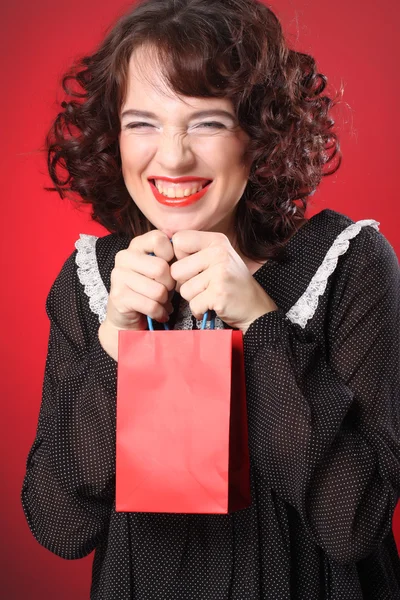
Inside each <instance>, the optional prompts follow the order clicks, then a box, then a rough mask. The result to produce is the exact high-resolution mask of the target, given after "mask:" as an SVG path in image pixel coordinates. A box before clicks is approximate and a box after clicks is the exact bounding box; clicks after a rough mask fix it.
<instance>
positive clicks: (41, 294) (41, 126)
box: [0, 0, 400, 600]
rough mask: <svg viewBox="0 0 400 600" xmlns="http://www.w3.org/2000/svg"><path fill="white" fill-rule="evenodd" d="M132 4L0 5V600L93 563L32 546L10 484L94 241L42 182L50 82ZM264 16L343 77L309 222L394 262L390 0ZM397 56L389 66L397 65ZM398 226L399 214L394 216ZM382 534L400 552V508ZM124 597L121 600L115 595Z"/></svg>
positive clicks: (52, 109)
mask: <svg viewBox="0 0 400 600" xmlns="http://www.w3.org/2000/svg"><path fill="white" fill-rule="evenodd" d="M128 6H130V3H123V2H121V1H119V0H116V1H114V2H108V1H106V0H69V2H68V3H64V4H60V3H58V2H51V1H50V0H34V2H32V1H31V0H29V1H28V0H15V1H14V2H12V3H9V2H3V3H1V7H0V32H1V35H0V45H1V46H0V50H1V52H0V57H1V58H0V60H1V78H2V84H3V85H2V89H3V91H2V94H1V96H0V103H1V132H2V133H1V140H2V144H1V149H0V152H1V162H0V165H1V173H2V177H1V192H2V193H1V202H2V211H3V215H2V223H3V229H4V231H3V234H2V237H1V242H2V245H3V248H2V253H1V257H2V272H3V275H4V278H3V287H2V290H3V292H2V294H1V303H2V306H1V308H2V310H1V325H2V327H1V334H2V336H3V339H2V342H1V354H2V356H1V363H0V364H1V366H2V389H3V413H2V416H3V417H4V420H3V422H2V430H3V434H2V435H1V444H2V448H1V457H2V461H1V463H2V471H3V472H2V482H3V490H4V491H3V493H2V495H1V498H2V507H1V508H2V510H1V540H2V544H1V556H0V565H1V576H2V582H1V584H0V589H1V596H2V598H4V599H5V600H22V599H25V598H29V599H30V600H36V599H39V598H40V599H46V600H47V599H55V598H57V600H70V599H71V598H74V599H75V600H86V599H88V598H89V590H90V579H91V573H90V568H91V562H92V556H93V555H91V556H89V557H87V558H85V559H82V560H79V561H65V560H62V559H60V558H58V557H56V556H54V555H52V554H51V553H50V552H49V551H47V550H45V549H44V548H42V547H41V546H40V545H39V544H38V543H37V542H36V541H35V540H34V538H33V537H32V535H31V534H30V532H29V529H28V526H27V524H26V522H25V519H24V516H23V512H22V508H21V504H20V489H21V485H22V480H23V477H24V472H25V461H26V458H27V454H28V451H29V448H30V446H31V444H32V442H33V439H34V436H35V430H36V423H37V418H38V412H39V407H40V402H41V386H42V378H43V373H44V365H45V358H46V351H47V337H48V332H49V323H48V320H47V317H46V312H45V300H46V296H47V294H48V291H49V289H50V286H51V284H52V282H53V280H54V278H55V277H56V275H57V274H58V272H59V270H60V269H61V266H62V264H63V262H64V261H65V260H66V258H67V257H68V256H69V255H70V254H71V252H72V251H73V250H74V242H75V240H76V239H77V238H78V237H79V233H91V234H96V235H100V236H102V235H105V234H106V233H107V232H106V231H105V230H104V229H103V228H101V227H100V226H98V225H96V224H94V223H92V222H91V221H90V218H89V215H88V213H87V212H78V211H76V210H75V209H73V208H72V207H71V206H70V205H69V204H68V203H67V202H66V201H64V202H62V201H61V200H60V198H59V197H58V196H57V195H55V194H50V193H47V192H45V191H44V190H43V186H44V185H46V184H48V183H49V178H48V175H47V174H46V163H45V159H44V157H43V156H42V155H41V154H40V153H38V152H37V149H38V148H39V147H40V146H41V145H42V143H43V140H44V135H45V133H46V131H47V129H48V127H49V126H50V123H51V120H52V118H53V117H54V116H55V114H56V112H57V100H58V101H59V100H60V99H61V92H60V87H59V85H58V82H59V80H60V77H61V75H62V73H63V72H64V70H66V69H67V68H68V66H69V64H70V63H71V61H73V59H74V58H76V57H78V56H80V55H82V54H85V53H89V52H90V51H91V50H92V49H93V48H94V46H95V44H97V43H98V42H99V41H100V39H101V38H102V37H103V35H104V33H105V30H106V28H107V27H108V25H109V24H110V23H111V22H113V21H114V20H115V19H116V18H117V17H118V16H119V15H120V14H122V13H123V12H124V11H125V10H126V9H127V8H128ZM272 6H273V9H274V10H275V12H276V13H277V14H278V16H279V17H280V18H281V20H282V22H283V24H284V27H285V30H286V32H287V34H288V36H289V39H290V42H291V44H292V45H293V46H294V47H295V48H296V49H298V50H301V51H303V52H308V53H311V54H313V55H314V56H315V57H316V58H317V60H318V68H319V70H320V71H321V72H322V73H325V74H327V75H328V78H329V81H330V85H332V86H334V87H335V88H339V87H340V85H341V83H342V82H343V84H344V87H345V96H344V100H345V102H346V103H347V106H342V108H341V109H340V111H339V110H338V109H336V113H335V116H336V119H337V124H338V130H339V132H340V134H341V142H342V150H343V154H344V160H343V164H342V167H341V168H340V169H339V171H338V173H337V174H336V175H333V176H331V177H328V178H326V179H325V180H324V181H323V182H322V184H321V186H320V187H319V189H318V191H317V193H316V194H315V196H314V197H313V201H312V205H311V206H310V210H309V212H308V216H312V215H313V214H315V213H316V212H319V211H320V210H322V209H323V208H326V207H329V208H332V209H335V210H338V211H340V212H343V213H345V214H347V215H348V216H350V217H351V218H352V219H354V220H357V219H376V220H377V221H379V222H380V224H381V226H380V231H381V232H382V233H383V234H384V235H385V237H386V238H387V239H388V240H389V242H390V243H391V244H392V246H393V248H394V249H395V251H396V253H397V255H398V256H400V236H399V233H398V222H399V216H400V215H399V208H398V193H397V185H396V184H397V181H396V177H397V175H398V169H399V165H398V140H399V137H400V136H399V133H400V132H399V126H398V123H399V119H398V117H397V112H398V98H399V92H400V90H399V78H398V76H397V72H398V56H399V55H398V49H397V41H398V39H397V38H398V36H396V31H395V27H396V24H397V23H399V21H400V5H399V3H398V2H397V1H396V0H381V1H380V2H379V3H377V2H374V1H373V0H369V1H367V2H365V1H363V2H361V0H353V1H352V2H349V0H337V1H336V2H335V3H334V4H332V3H322V2H320V0H279V2H278V1H276V2H275V3H274V4H273V5H272ZM396 59H397V60H396ZM396 217H397V218H396ZM393 527H394V531H395V535H396V540H397V543H398V547H399V549H400V505H399V506H398V507H397V511H396V514H395V518H394V522H393ZM121 600H123V599H121Z"/></svg>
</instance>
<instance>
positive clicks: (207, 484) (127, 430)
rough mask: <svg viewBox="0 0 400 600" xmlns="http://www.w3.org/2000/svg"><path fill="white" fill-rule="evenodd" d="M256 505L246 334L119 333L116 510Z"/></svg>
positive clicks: (204, 510) (228, 331)
mask: <svg viewBox="0 0 400 600" xmlns="http://www.w3.org/2000/svg"><path fill="white" fill-rule="evenodd" d="M249 505H250V478H249V452H248V437H247V411H246V390H245V372H244V360H243V335H242V332H241V331H234V330H231V329H226V330H208V329H207V330H186V331H185V330H184V331H181V330H179V331H173V330H171V331H163V330H158V331H128V330H124V331H120V332H119V348H118V379H117V431H116V511H117V512H167V513H228V512H231V511H235V510H239V509H242V508H246V507H248V506H249Z"/></svg>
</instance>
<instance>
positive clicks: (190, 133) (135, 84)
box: [119, 48, 250, 241]
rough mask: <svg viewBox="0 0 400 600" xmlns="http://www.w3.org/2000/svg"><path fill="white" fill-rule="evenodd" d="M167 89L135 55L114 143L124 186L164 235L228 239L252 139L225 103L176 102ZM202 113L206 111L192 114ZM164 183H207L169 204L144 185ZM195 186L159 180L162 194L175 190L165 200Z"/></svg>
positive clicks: (144, 57)
mask: <svg viewBox="0 0 400 600" xmlns="http://www.w3.org/2000/svg"><path fill="white" fill-rule="evenodd" d="M154 85H155V86H157V88H156V87H154ZM165 86H166V84H165V83H164V82H163V80H162V78H161V75H160V71H159V68H158V67H157V63H156V62H155V61H154V60H153V59H152V58H151V54H150V53H147V52H146V51H145V50H144V49H143V48H139V49H137V50H135V52H134V53H133V54H132V56H131V60H130V65H129V79H128V89H127V96H126V101H125V103H124V105H123V106H122V108H121V133H120V137H119V144H120V151H121V159H122V173H123V177H124V180H125V184H126V187H127V189H128V191H129V193H130V195H131V197H132V199H133V200H134V202H135V203H136V205H137V206H138V207H139V208H140V210H141V211H142V213H143V214H144V215H145V216H146V217H147V218H148V219H149V221H150V222H151V223H152V224H153V225H154V226H155V227H156V228H157V229H159V230H160V231H164V232H165V233H166V234H167V235H169V236H172V235H173V234H174V233H175V232H176V231H179V230H182V229H194V230H199V231H219V232H222V233H225V234H226V235H227V236H228V237H229V239H230V240H231V241H232V239H233V237H234V235H233V222H234V212H235V208H236V205H237V203H238V202H239V200H240V198H241V196H242V194H243V192H244V190H245V187H246V184H247V180H248V176H249V172H250V164H244V152H245V149H246V147H247V144H248V140H249V138H248V136H247V134H246V133H245V132H244V131H243V130H242V129H241V128H240V127H239V124H238V122H237V119H236V117H235V113H234V109H233V104H232V102H231V101H230V100H228V99H222V98H191V97H182V96H176V95H175V94H174V92H173V91H172V90H170V89H168V88H166V87H165ZM159 88H161V89H159ZM128 111H130V112H128ZM132 111H141V112H148V113H152V115H151V116H150V115H147V114H146V115H143V114H142V115H140V114H134V113H133V112H132ZM199 111H210V113H209V114H208V115H203V116H199V115H196V113H198V112H199ZM214 111H225V112H226V113H227V114H218V113H217V112H215V113H214ZM213 113H214V114H213ZM164 177H169V178H172V179H174V178H178V177H200V178H204V180H208V181H209V180H212V183H211V185H209V186H208V188H207V191H206V193H205V194H204V195H203V196H202V197H201V198H200V199H199V200H197V201H195V202H192V203H189V204H187V203H186V205H185V206H179V205H176V206H173V205H172V203H171V201H170V204H163V203H162V202H160V201H158V200H157V199H156V196H155V193H156V194H157V192H155V193H154V191H153V188H152V186H151V184H150V182H149V180H148V178H156V179H158V178H161V179H162V178H164ZM157 183H158V182H157ZM201 183H202V182H200V184H199V185H201ZM195 185H196V184H195V183H191V182H185V183H181V184H178V185H176V184H175V185H174V184H173V183H168V182H165V181H164V183H162V189H163V192H164V193H165V195H167V194H168V191H169V188H171V187H172V188H173V192H172V194H171V192H169V195H173V196H174V195H176V196H178V197H180V196H184V197H186V198H187V196H185V193H186V194H188V193H189V192H188V190H189V191H193V189H194V186H195ZM191 199H192V198H191V196H189V201H190V200H191ZM167 202H168V200H167ZM180 202H185V201H184V200H183V199H180ZM178 203H179V200H178Z"/></svg>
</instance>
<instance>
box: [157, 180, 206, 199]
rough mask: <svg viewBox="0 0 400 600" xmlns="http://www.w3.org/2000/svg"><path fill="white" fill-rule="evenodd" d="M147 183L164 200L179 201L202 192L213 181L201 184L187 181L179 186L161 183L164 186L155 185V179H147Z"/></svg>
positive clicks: (166, 182) (167, 182)
mask: <svg viewBox="0 0 400 600" xmlns="http://www.w3.org/2000/svg"><path fill="white" fill-rule="evenodd" d="M148 181H149V182H150V183H151V184H152V185H153V186H154V187H155V188H156V189H157V191H158V192H159V193H160V194H162V195H163V196H164V197H165V198H170V199H171V200H174V199H176V200H180V199H183V198H189V197H190V196H193V195H194V194H198V193H200V192H201V191H202V190H204V189H205V188H206V187H208V186H209V185H210V184H211V183H212V181H213V180H212V179H210V180H208V181H206V182H205V183H202V184H199V183H198V182H196V181H193V182H190V181H188V182H185V183H179V184H174V183H171V182H169V181H165V182H163V183H164V184H165V185H164V184H162V185H159V184H158V185H156V182H155V179H149V180H148Z"/></svg>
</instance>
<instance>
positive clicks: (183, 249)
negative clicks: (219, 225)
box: [172, 230, 229, 260]
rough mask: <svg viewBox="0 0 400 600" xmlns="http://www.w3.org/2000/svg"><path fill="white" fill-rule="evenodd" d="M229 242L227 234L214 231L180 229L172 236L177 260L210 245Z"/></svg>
mask: <svg viewBox="0 0 400 600" xmlns="http://www.w3.org/2000/svg"><path fill="white" fill-rule="evenodd" d="M215 244H216V245H221V244H222V245H226V244H229V240H228V238H227V236H226V235H225V234H223V233H220V232H216V231H196V230H181V231H177V232H176V233H174V235H173V236H172V245H173V247H174V251H175V256H176V257H177V259H178V260H181V259H182V258H185V257H186V256H189V255H190V254H194V253H195V252H199V251H200V250H204V249H205V248H208V247H209V246H212V245H215Z"/></svg>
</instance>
